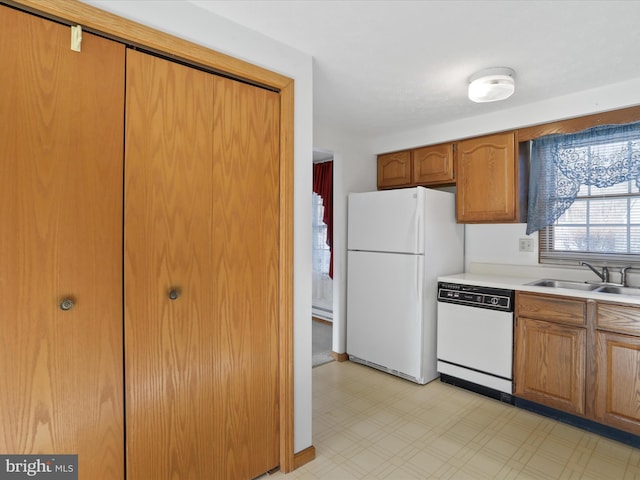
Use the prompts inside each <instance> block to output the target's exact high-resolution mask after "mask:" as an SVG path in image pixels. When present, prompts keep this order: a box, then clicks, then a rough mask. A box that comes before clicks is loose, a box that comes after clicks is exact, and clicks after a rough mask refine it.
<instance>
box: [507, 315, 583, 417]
mask: <svg viewBox="0 0 640 480" xmlns="http://www.w3.org/2000/svg"><path fill="white" fill-rule="evenodd" d="M586 336H587V335H586V329H585V328H582V327H574V326H569V325H563V324H559V323H555V322H548V321H542V320H534V319H530V318H522V317H521V318H518V322H517V329H516V344H517V348H516V358H515V362H516V369H515V372H514V376H515V378H516V389H515V394H516V396H520V397H522V398H526V399H528V400H532V401H534V402H538V403H541V404H544V405H547V406H549V407H553V408H557V409H559V410H563V411H565V412H570V413H577V414H584V412H585V378H586V377H585V372H586V370H585V358H586V356H585V349H586Z"/></svg>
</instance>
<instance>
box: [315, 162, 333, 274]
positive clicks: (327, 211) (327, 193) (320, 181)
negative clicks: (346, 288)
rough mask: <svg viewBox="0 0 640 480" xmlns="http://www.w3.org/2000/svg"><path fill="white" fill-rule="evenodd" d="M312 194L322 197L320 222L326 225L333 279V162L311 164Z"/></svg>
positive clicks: (330, 269)
mask: <svg viewBox="0 0 640 480" xmlns="http://www.w3.org/2000/svg"><path fill="white" fill-rule="evenodd" d="M313 193H316V194H317V195H320V197H322V206H323V207H324V214H323V217H322V221H323V222H324V223H325V224H326V225H327V245H328V246H329V249H330V251H331V257H330V260H329V277H330V278H333V162H332V161H330V162H324V163H314V164H313Z"/></svg>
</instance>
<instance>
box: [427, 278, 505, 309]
mask: <svg viewBox="0 0 640 480" xmlns="http://www.w3.org/2000/svg"><path fill="white" fill-rule="evenodd" d="M514 299H515V291H514V290H506V289H502V288H492V287H481V286H477V285H463V284H459V283H447V282H438V301H439V302H446V303H456V304H458V305H467V306H470V307H476V308H488V309H491V310H501V311H503V312H513V303H514Z"/></svg>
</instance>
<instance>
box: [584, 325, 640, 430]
mask: <svg viewBox="0 0 640 480" xmlns="http://www.w3.org/2000/svg"><path fill="white" fill-rule="evenodd" d="M638 392H640V337H633V336H631V335H622V334H619V333H610V332H602V331H598V332H596V382H595V417H596V420H598V421H599V422H601V423H605V424H607V425H611V426H612V427H616V428H620V429H622V430H626V431H628V432H631V433H634V434H636V435H640V398H638V395H639V394H638Z"/></svg>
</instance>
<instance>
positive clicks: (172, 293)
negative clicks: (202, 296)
mask: <svg viewBox="0 0 640 480" xmlns="http://www.w3.org/2000/svg"><path fill="white" fill-rule="evenodd" d="M179 296H180V290H178V289H177V288H172V289H171V290H169V300H176V299H177V298H178V297H179Z"/></svg>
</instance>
